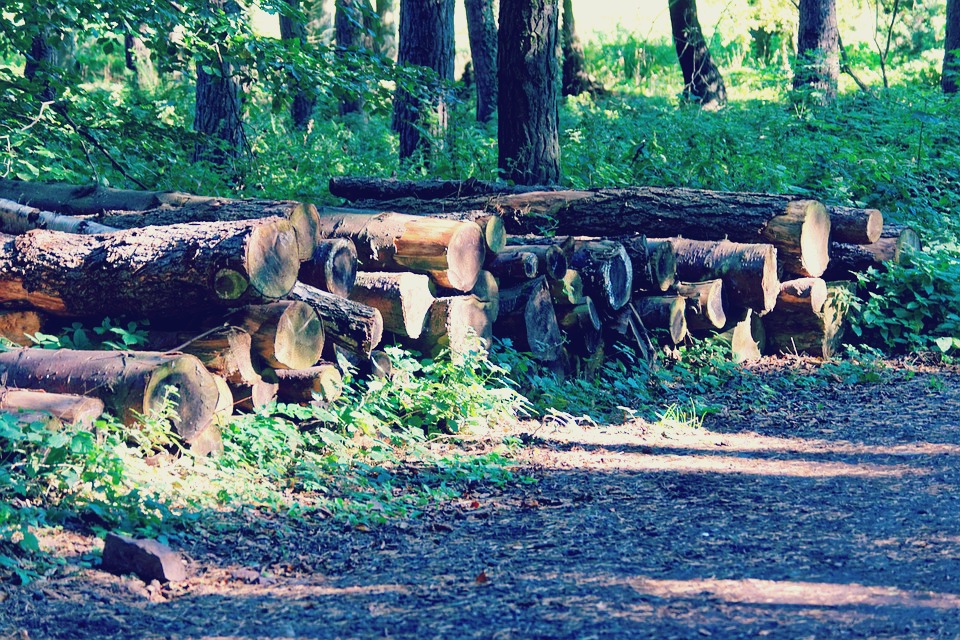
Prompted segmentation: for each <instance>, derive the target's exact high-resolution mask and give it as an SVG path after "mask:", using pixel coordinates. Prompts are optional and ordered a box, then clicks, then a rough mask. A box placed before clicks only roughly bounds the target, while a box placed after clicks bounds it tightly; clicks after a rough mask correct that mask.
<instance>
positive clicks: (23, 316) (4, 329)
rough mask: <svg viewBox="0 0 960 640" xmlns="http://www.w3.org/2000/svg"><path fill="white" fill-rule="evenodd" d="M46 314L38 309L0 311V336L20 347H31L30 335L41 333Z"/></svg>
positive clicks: (45, 321)
mask: <svg viewBox="0 0 960 640" xmlns="http://www.w3.org/2000/svg"><path fill="white" fill-rule="evenodd" d="M46 325H47V316H46V315H45V314H43V313H40V312H39V311H0V337H2V338H5V339H6V340H9V341H10V342H12V343H14V344H17V345H20V346H21V347H32V346H33V345H34V341H33V340H31V339H30V336H35V335H36V334H37V333H41V332H43V330H44V327H46Z"/></svg>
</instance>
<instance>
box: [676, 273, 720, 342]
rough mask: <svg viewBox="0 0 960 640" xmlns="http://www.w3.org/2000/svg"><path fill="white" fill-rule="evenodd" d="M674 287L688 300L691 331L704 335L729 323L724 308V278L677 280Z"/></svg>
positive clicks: (688, 321)
mask: <svg viewBox="0 0 960 640" xmlns="http://www.w3.org/2000/svg"><path fill="white" fill-rule="evenodd" d="M674 289H675V290H676V292H677V293H678V294H679V295H681V296H683V297H684V299H686V301H687V308H686V318H687V329H688V330H689V331H690V333H694V334H698V335H704V334H706V333H707V332H709V331H715V330H717V329H720V328H722V327H723V326H724V325H725V324H727V314H726V312H725V311H724V308H723V306H724V305H723V280H720V279H719V278H718V279H716V280H706V281H704V282H677V283H676V284H675V285H674Z"/></svg>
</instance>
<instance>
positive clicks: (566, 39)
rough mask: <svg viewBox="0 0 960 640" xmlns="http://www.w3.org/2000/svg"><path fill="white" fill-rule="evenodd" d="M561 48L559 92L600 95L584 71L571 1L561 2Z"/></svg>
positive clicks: (600, 90) (581, 49) (596, 83)
mask: <svg viewBox="0 0 960 640" xmlns="http://www.w3.org/2000/svg"><path fill="white" fill-rule="evenodd" d="M560 40H561V41H562V47H563V73H562V78H563V80H562V82H561V85H560V87H561V89H560V92H561V93H562V94H563V95H565V96H578V95H580V94H581V93H586V92H590V93H601V92H602V87H601V86H600V85H599V83H598V82H597V81H596V80H594V79H593V78H591V77H590V74H588V73H587V71H586V69H585V66H586V64H585V62H584V59H583V45H582V44H581V43H580V38H579V37H577V26H576V22H575V21H574V18H573V0H563V27H562V34H561V37H560Z"/></svg>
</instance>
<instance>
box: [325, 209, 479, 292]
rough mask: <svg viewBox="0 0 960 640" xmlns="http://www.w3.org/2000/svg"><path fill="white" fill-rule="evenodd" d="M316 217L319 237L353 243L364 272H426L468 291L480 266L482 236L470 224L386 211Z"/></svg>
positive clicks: (471, 223) (329, 213)
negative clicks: (346, 239) (341, 239)
mask: <svg viewBox="0 0 960 640" xmlns="http://www.w3.org/2000/svg"><path fill="white" fill-rule="evenodd" d="M320 213H321V215H320V219H319V229H320V235H321V237H325V238H350V239H351V240H353V242H354V243H355V244H356V247H357V255H358V260H359V263H360V268H361V269H362V270H364V271H414V272H417V273H425V274H427V275H429V276H430V277H431V278H433V280H434V281H435V282H436V283H437V284H439V285H440V286H442V287H449V288H451V289H457V290H458V291H469V290H470V289H471V288H473V285H474V283H475V282H476V281H477V274H478V273H479V272H480V269H481V267H482V266H483V258H484V251H485V249H484V242H483V237H482V233H481V231H480V227H479V226H477V224H476V223H474V222H462V221H457V220H441V219H437V218H427V217H418V216H408V215H403V214H399V213H390V212H387V213H380V214H375V215H371V214H366V213H332V212H329V211H327V210H322V211H321V212H320Z"/></svg>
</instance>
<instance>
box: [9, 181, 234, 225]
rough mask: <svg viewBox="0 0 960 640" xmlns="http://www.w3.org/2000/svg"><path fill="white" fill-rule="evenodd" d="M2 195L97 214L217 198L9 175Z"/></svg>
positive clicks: (50, 208)
mask: <svg viewBox="0 0 960 640" xmlns="http://www.w3.org/2000/svg"><path fill="white" fill-rule="evenodd" d="M0 198H6V199H7V200H13V201H14V202H18V203H20V204H26V205H29V206H31V207H36V208H38V209H43V210H44V211H55V212H57V213H65V214H67V215H72V216H84V215H96V214H98V213H104V212H106V211H146V210H147V209H154V208H157V207H161V206H163V205H167V206H170V207H182V206H184V205H186V204H192V203H200V202H208V201H210V200H216V198H211V197H207V196H194V195H190V194H188V193H180V192H177V191H131V190H126V189H111V188H108V187H104V186H101V185H73V184H66V183H63V182H52V183H46V182H25V181H22V180H6V179H0Z"/></svg>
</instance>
